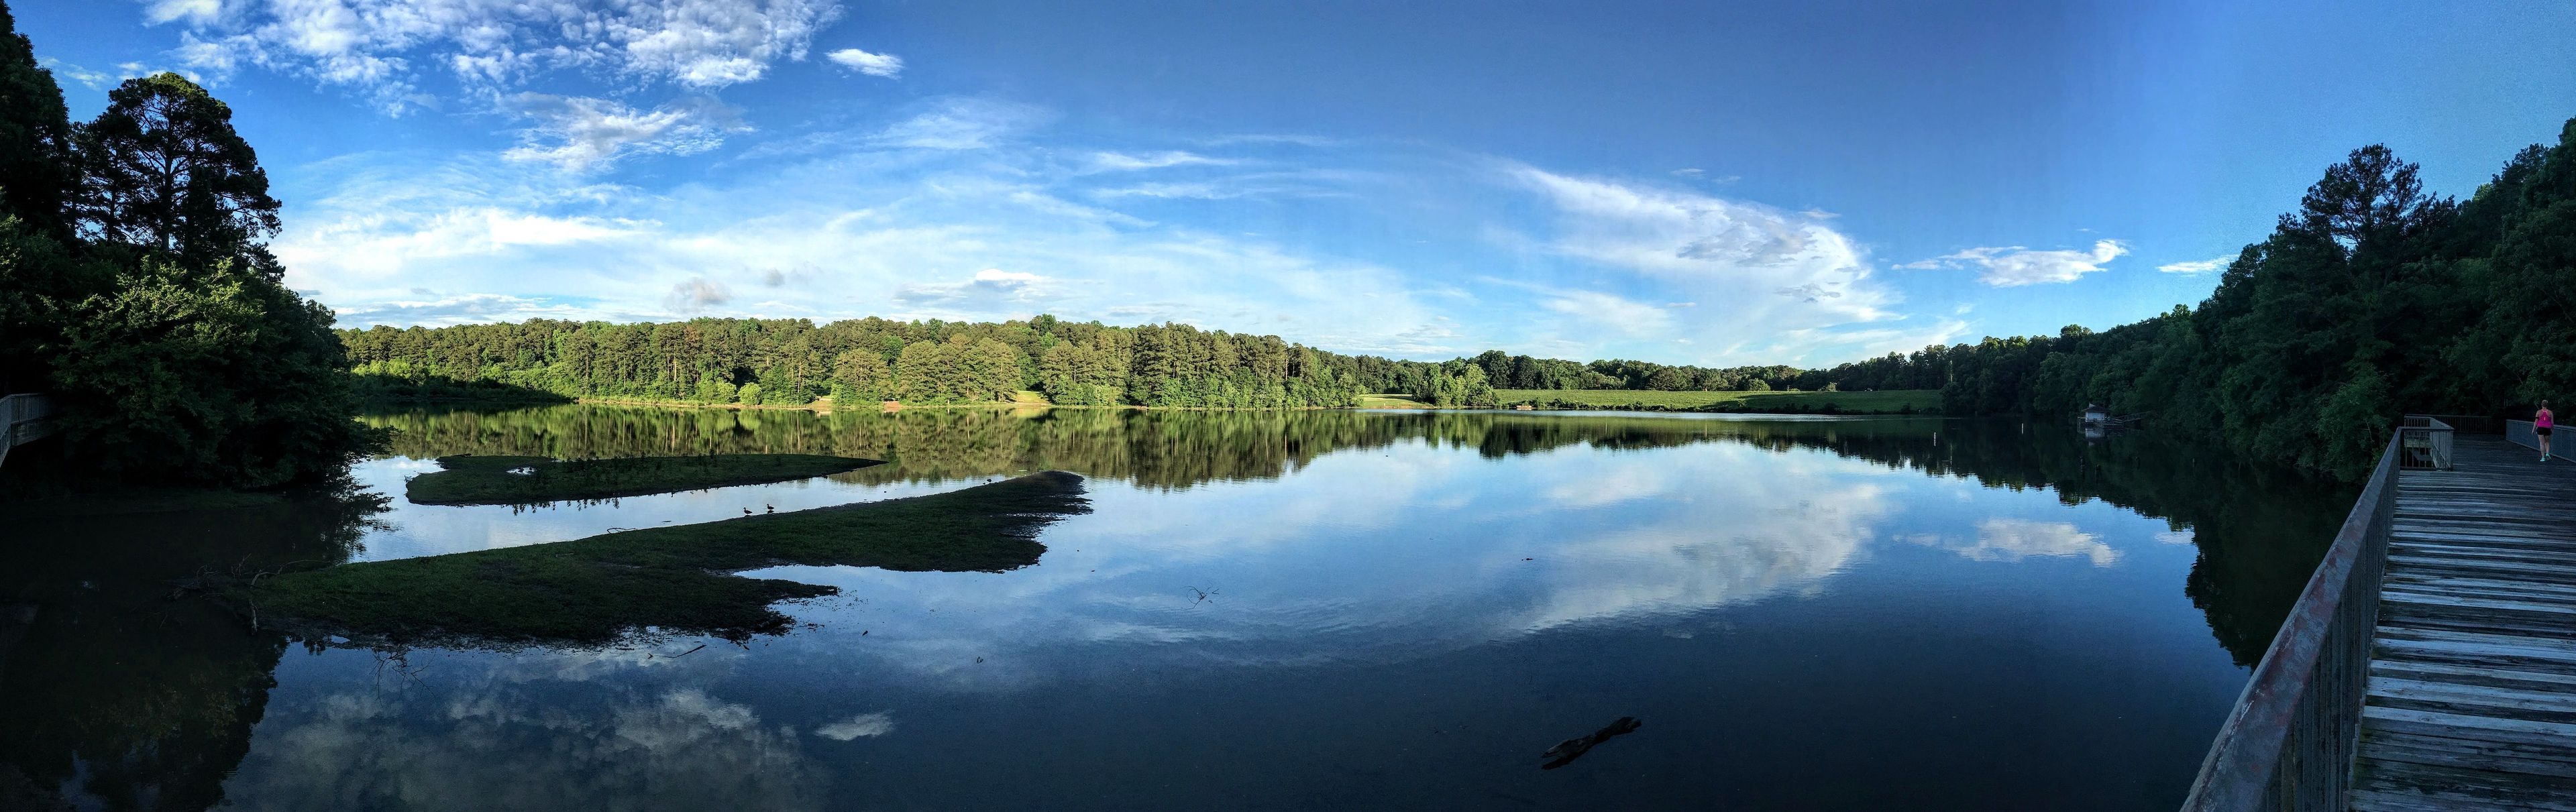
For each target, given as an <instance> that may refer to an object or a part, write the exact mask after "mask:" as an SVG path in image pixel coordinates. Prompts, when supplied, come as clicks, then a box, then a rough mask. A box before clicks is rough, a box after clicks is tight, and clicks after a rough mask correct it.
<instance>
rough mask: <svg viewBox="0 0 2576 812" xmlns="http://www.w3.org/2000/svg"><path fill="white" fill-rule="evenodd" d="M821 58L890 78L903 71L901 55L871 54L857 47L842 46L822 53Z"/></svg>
mask: <svg viewBox="0 0 2576 812" xmlns="http://www.w3.org/2000/svg"><path fill="white" fill-rule="evenodd" d="M823 58H825V59H829V60H832V61H833V62H838V63H840V64H842V65H845V66H848V67H849V68H850V69H852V70H856V71H858V72H860V73H864V74H867V75H869V76H883V77H885V78H888V79H892V78H895V75H896V74H900V73H903V57H900V56H895V55H893V54H872V53H868V52H866V51H862V50H859V49H857V48H843V49H841V50H838V51H833V52H831V53H828V54H824V55H823Z"/></svg>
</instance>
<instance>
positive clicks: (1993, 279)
mask: <svg viewBox="0 0 2576 812" xmlns="http://www.w3.org/2000/svg"><path fill="white" fill-rule="evenodd" d="M2128 253H2129V247H2128V246H2126V245H2123V244H2121V243H2120V241H2118V240H2100V241H2097V242H2095V243H2093V249H2092V250H2090V251H2074V250H2056V251H2033V250H2030V249H2028V248H2024V247H2022V246H2018V245H2012V246H2004V247H2000V248H1970V249H1966V250H1963V251H1960V252H1958V253H1955V254H1948V255H1944V256H1938V257H1933V258H1931V259H1926V260H1918V261H1914V262H1908V263H1905V264H1903V265H1899V266H1896V267H1899V268H1905V269H1909V270H1932V269H1936V268H1952V269H1974V270H1976V271H1977V281H1979V282H1984V283H1986V284H1988V285H1992V286H1995V287H1999V288H2012V287H2021V286H2024V285H2047V284H2064V283H2067V282H2073V281H2075V280H2077V279H2082V278H2084V275H2085V274H2088V273H2100V272H2102V271H2103V270H2105V269H2104V268H2103V267H2102V264H2103V263H2106V262H2110V261H2111V260H2113V259H2117V258H2119V257H2121V256H2123V255H2126V254H2128Z"/></svg>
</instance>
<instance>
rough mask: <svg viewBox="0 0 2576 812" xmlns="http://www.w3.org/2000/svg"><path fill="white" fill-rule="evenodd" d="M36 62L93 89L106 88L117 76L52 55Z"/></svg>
mask: <svg viewBox="0 0 2576 812" xmlns="http://www.w3.org/2000/svg"><path fill="white" fill-rule="evenodd" d="M36 64H38V65H42V66H44V67H45V68H46V69H48V70H51V71H53V72H54V75H56V76H60V77H62V78H65V79H70V80H72V81H75V82H79V83H81V85H82V86H83V87H87V88H89V89H91V90H104V89H106V88H107V86H108V85H109V84H110V83H112V82H114V81H116V79H115V77H112V76H109V75H107V74H105V73H101V72H99V71H94V70H90V69H88V68H84V67H81V66H79V65H74V64H72V63H69V62H65V61H62V60H60V59H55V58H53V57H50V56H48V57H45V58H42V59H38V60H36Z"/></svg>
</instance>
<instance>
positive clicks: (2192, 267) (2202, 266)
mask: <svg viewBox="0 0 2576 812" xmlns="http://www.w3.org/2000/svg"><path fill="white" fill-rule="evenodd" d="M2235 261H2236V255H2235V254H2229V255H2227V256H2223V257H2210V258H2208V259H2204V260H2197V261H2193V262H2169V263H2166V264H2163V265H2158V266H2156V270H2159V271H2163V272H2165V273H2208V272H2210V271H2215V270H2220V269H2223V268H2226V267H2227V266H2228V264H2229V263H2233V262H2235Z"/></svg>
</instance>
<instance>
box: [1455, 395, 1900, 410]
mask: <svg viewBox="0 0 2576 812" xmlns="http://www.w3.org/2000/svg"><path fill="white" fill-rule="evenodd" d="M1494 394H1495V396H1496V397H1497V398H1498V399H1499V401H1500V402H1501V404H1502V405H1503V406H1506V407H1508V406H1513V405H1517V404H1522V403H1527V404H1530V405H1532V406H1535V407H1538V408H1541V409H1615V410H1621V411H1676V412H1763V413H1781V414H1801V413H1826V414H1933V413H1938V412H1940V411H1941V391H1940V390H1938V389H1889V390H1881V391H1876V392H1662V391H1654V390H1641V389H1497V390H1494Z"/></svg>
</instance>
